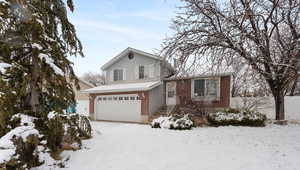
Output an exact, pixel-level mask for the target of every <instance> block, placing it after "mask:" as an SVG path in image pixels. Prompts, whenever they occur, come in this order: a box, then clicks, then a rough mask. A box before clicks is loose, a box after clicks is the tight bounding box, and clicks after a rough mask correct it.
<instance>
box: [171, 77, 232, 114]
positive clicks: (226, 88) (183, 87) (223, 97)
mask: <svg viewBox="0 0 300 170" xmlns="http://www.w3.org/2000/svg"><path fill="white" fill-rule="evenodd" d="M171 81H176V96H177V98H176V100H177V102H176V103H178V105H180V106H186V105H199V106H200V107H208V108H227V107H229V105H230V76H224V77H221V81H220V100H212V101H195V100H193V99H192V96H191V92H192V89H191V87H192V85H191V81H192V79H182V80H171Z"/></svg>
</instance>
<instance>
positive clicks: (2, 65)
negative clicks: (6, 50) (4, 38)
mask: <svg viewBox="0 0 300 170" xmlns="http://www.w3.org/2000/svg"><path fill="white" fill-rule="evenodd" d="M9 67H11V65H10V64H7V63H0V72H3V71H5V69H7V68H9Z"/></svg>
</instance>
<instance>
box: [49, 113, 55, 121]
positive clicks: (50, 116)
mask: <svg viewBox="0 0 300 170" xmlns="http://www.w3.org/2000/svg"><path fill="white" fill-rule="evenodd" d="M55 116H56V114H55V112H50V113H48V115H47V117H48V119H49V120H50V119H53V118H54V117H55Z"/></svg>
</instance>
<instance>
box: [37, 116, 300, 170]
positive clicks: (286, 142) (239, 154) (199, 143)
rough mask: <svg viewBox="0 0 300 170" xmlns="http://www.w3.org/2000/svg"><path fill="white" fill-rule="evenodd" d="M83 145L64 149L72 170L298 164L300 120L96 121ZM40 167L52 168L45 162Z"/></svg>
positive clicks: (288, 168) (270, 169)
mask: <svg viewBox="0 0 300 170" xmlns="http://www.w3.org/2000/svg"><path fill="white" fill-rule="evenodd" d="M92 125H93V129H94V130H95V131H94V134H93V138H92V139H90V140H85V141H84V142H83V147H84V149H82V150H79V151H75V152H73V151H65V152H63V154H62V155H63V157H64V158H65V157H70V160H69V162H67V164H66V167H67V168H66V169H70V170H81V169H89V170H98V169H103V170H120V169H122V170H140V169H143V170H169V169H172V170H199V169H205V170H218V169H222V170H254V169H255V170H282V169H284V170H296V169H299V167H300V161H299V155H300V125H299V124H298V125H297V124H289V125H287V126H279V125H268V126H267V127H264V128H253V127H232V126H228V127H218V128H215V127H202V128H194V129H193V130H188V131H177V130H167V129H153V128H150V127H149V125H139V124H122V123H104V122H92ZM40 169H49V167H44V168H40Z"/></svg>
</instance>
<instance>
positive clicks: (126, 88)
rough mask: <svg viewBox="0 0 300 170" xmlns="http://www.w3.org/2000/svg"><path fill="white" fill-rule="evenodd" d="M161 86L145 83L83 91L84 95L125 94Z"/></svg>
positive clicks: (106, 86) (100, 87) (156, 82)
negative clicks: (102, 93)
mask: <svg viewBox="0 0 300 170" xmlns="http://www.w3.org/2000/svg"><path fill="white" fill-rule="evenodd" d="M160 84H161V82H160V81H154V82H145V83H125V84H124V83H122V84H112V85H103V86H98V87H94V88H91V89H87V90H84V91H83V92H86V93H97V92H125V91H146V90H151V89H153V88H155V87H157V86H159V85H160Z"/></svg>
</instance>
